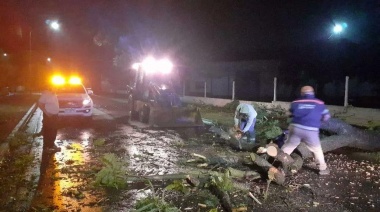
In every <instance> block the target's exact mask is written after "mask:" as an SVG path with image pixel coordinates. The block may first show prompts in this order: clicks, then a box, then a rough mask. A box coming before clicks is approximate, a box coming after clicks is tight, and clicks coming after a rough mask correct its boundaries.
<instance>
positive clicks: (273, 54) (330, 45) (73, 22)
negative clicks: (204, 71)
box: [0, 0, 380, 76]
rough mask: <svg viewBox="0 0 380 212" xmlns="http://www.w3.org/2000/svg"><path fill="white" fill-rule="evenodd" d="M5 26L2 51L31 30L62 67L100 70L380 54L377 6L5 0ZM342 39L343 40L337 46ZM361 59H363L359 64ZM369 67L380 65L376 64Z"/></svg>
mask: <svg viewBox="0 0 380 212" xmlns="http://www.w3.org/2000/svg"><path fill="white" fill-rule="evenodd" d="M48 20H58V21H59V22H60V23H61V26H62V29H61V31H60V32H52V31H51V30H49V29H48V26H47V24H46V22H47V21H48ZM336 23H346V24H347V28H345V31H344V32H343V33H341V34H340V35H334V34H332V27H333V26H334V24H336ZM0 27H1V33H0V49H2V50H3V51H4V52H9V53H10V54H12V53H14V54H16V53H18V52H22V51H25V49H28V44H29V36H28V35H29V32H30V30H31V31H32V44H33V45H32V46H33V47H32V48H33V50H34V51H36V52H38V54H40V55H41V57H42V56H43V55H44V56H45V55H46V56H47V55H49V56H51V57H52V58H56V60H55V61H57V62H60V63H61V65H65V66H69V67H75V68H78V69H86V70H95V71H97V72H100V73H102V72H104V70H105V69H110V67H112V61H113V58H115V57H116V56H117V55H122V54H124V55H125V56H127V58H128V60H129V61H134V60H135V61H136V60H139V59H141V57H142V56H144V55H146V54H148V53H154V54H159V55H169V56H170V57H173V58H174V60H177V61H178V63H190V62H192V61H198V60H207V61H227V60H228V61H234V60H247V59H273V58H274V59H284V58H285V59H286V60H290V59H289V54H292V55H300V57H301V56H302V55H304V57H306V56H305V55H307V57H308V58H317V60H324V59H323V58H324V57H326V55H329V56H328V57H330V56H331V57H334V56H335V55H334V51H335V53H336V54H337V55H341V53H340V52H339V51H346V50H347V49H348V50H349V51H351V52H352V54H353V55H348V56H347V57H348V58H351V57H355V55H354V54H355V52H356V53H359V52H367V53H368V52H370V54H371V56H370V57H372V55H376V54H377V53H379V48H378V47H379V43H380V3H379V1H377V0H360V1H359V0H358V1H353V0H340V1H337V0H336V1H333V0H318V1H305V0H301V1H270V0H262V1H256V0H248V1H232V0H231V1H220V0H215V1H211V0H193V1H190V0H187V1H179V0H160V1H158V0H157V1H148V0H139V1H126V0H115V1H112V0H111V1H107V0H2V1H1V3H0ZM337 42H338V43H343V44H339V45H341V46H340V47H339V48H341V49H340V50H339V51H337V50H336V43H337ZM334 45H335V46H334ZM331 49H333V50H332V51H333V53H331V51H330V50H331ZM327 50H328V51H327ZM326 51H327V52H326ZM329 52H330V53H329ZM305 53H306V54H305ZM347 54H348V53H347ZM350 54H351V53H350ZM294 57H295V58H291V59H292V60H303V58H296V56H294ZM305 60H307V58H306V59H305ZM372 60H374V59H372ZM363 63H366V62H365V61H364V59H363V61H361V62H359V64H363ZM371 66H374V67H379V65H378V64H377V63H374V62H372V63H371ZM351 71H353V70H351ZM343 74H345V73H343ZM369 75H371V74H369ZM371 76H372V75H371ZM376 76H377V75H376Z"/></svg>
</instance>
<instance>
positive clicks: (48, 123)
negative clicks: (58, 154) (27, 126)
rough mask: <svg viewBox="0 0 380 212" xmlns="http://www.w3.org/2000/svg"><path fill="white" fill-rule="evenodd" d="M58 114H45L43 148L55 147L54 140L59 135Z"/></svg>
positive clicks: (43, 120)
mask: <svg viewBox="0 0 380 212" xmlns="http://www.w3.org/2000/svg"><path fill="white" fill-rule="evenodd" d="M57 125H58V115H51V116H50V117H49V116H47V115H46V114H45V113H44V114H43V119H42V136H43V141H44V146H43V148H44V149H46V148H52V147H54V141H55V138H56V137H57V130H58V127H57Z"/></svg>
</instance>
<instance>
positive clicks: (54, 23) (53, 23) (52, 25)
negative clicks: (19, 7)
mask: <svg viewBox="0 0 380 212" xmlns="http://www.w3.org/2000/svg"><path fill="white" fill-rule="evenodd" d="M46 23H47V24H48V25H49V28H50V29H52V30H53V31H59V29H60V24H59V23H58V21H50V20H47V21H46ZM47 60H48V62H50V60H51V59H50V58H48V59H47ZM31 76H32V29H30V31H29V79H31ZM31 84H32V83H30V86H31Z"/></svg>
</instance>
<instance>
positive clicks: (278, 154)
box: [267, 144, 294, 167]
mask: <svg viewBox="0 0 380 212" xmlns="http://www.w3.org/2000/svg"><path fill="white" fill-rule="evenodd" d="M267 154H268V155H269V156H271V157H274V158H276V159H277V160H278V161H280V162H281V163H282V165H283V166H284V167H288V166H289V165H290V164H291V163H293V162H294V160H293V158H292V157H291V156H290V155H288V154H286V153H285V152H283V151H282V150H281V149H280V148H278V146H277V144H268V145H267Z"/></svg>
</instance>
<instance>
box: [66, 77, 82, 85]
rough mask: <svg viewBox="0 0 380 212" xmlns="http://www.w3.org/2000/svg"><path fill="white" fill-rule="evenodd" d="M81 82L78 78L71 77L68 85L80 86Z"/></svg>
mask: <svg viewBox="0 0 380 212" xmlns="http://www.w3.org/2000/svg"><path fill="white" fill-rule="evenodd" d="M81 82H82V80H81V79H80V78H79V77H71V78H70V79H69V83H70V84H81Z"/></svg>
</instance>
